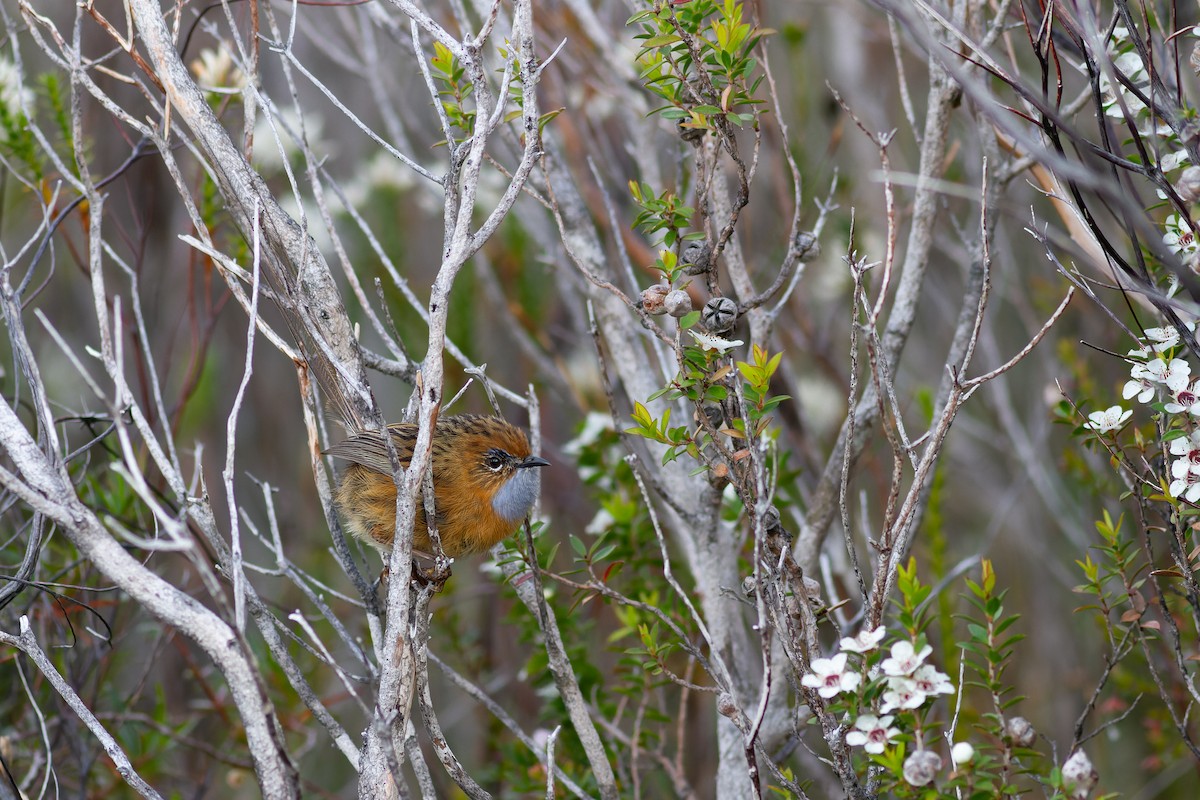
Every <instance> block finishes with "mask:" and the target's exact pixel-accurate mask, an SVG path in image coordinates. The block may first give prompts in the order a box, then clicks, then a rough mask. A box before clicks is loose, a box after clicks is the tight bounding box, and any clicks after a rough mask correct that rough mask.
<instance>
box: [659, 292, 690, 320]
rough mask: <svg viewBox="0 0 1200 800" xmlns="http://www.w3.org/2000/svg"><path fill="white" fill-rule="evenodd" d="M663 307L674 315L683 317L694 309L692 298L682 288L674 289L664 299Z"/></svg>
mask: <svg viewBox="0 0 1200 800" xmlns="http://www.w3.org/2000/svg"><path fill="white" fill-rule="evenodd" d="M663 307H664V308H665V309H667V313H668V314H670V315H671V316H672V317H682V316H684V315H685V314H690V313H691V311H692V298H691V297H689V296H688V293H687V292H685V291H683V290H682V289H672V290H671V291H670V292H667V296H666V297H665V298H664V299H663Z"/></svg>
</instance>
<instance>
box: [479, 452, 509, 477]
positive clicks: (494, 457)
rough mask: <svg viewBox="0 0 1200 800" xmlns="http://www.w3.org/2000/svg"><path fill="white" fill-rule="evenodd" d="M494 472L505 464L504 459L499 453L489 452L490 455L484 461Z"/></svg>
mask: <svg viewBox="0 0 1200 800" xmlns="http://www.w3.org/2000/svg"><path fill="white" fill-rule="evenodd" d="M483 463H484V464H485V465H486V466H487V468H488V469H490V470H491V471H492V472H497V471H498V470H499V469H500V467H502V466H504V459H503V458H501V457H500V454H499V453H495V452H493V453H488V457H487V458H486V459H484V462H483Z"/></svg>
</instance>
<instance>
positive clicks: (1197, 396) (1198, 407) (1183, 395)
mask: <svg viewBox="0 0 1200 800" xmlns="http://www.w3.org/2000/svg"><path fill="white" fill-rule="evenodd" d="M1167 388H1168V389H1170V390H1171V402H1170V403H1167V404H1166V405H1164V406H1163V409H1164V410H1165V411H1166V412H1167V413H1168V414H1178V413H1179V412H1181V411H1186V412H1187V413H1189V414H1191V415H1193V416H1200V378H1197V379H1195V380H1193V381H1187V380H1180V379H1178V378H1173V379H1172V380H1171V382H1170V383H1168V384H1167Z"/></svg>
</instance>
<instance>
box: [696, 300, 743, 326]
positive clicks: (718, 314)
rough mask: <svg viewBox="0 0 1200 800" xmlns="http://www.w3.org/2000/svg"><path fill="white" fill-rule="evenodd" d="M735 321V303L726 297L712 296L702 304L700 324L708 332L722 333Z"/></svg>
mask: <svg viewBox="0 0 1200 800" xmlns="http://www.w3.org/2000/svg"><path fill="white" fill-rule="evenodd" d="M735 322H737V303H735V302H733V300H731V299H729V298H728V297H714V298H712V299H711V300H709V301H708V302H707V303H705V304H704V311H702V312H700V324H702V325H703V326H704V329H705V330H706V331H708V332H710V333H724V332H725V331H727V330H730V329H731V328H733V324H734V323H735Z"/></svg>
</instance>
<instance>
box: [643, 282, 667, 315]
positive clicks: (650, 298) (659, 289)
mask: <svg viewBox="0 0 1200 800" xmlns="http://www.w3.org/2000/svg"><path fill="white" fill-rule="evenodd" d="M669 291H670V289H668V288H667V287H666V286H651V287H650V288H649V289H646V290H645V291H643V292H642V299H641V301H640V303H641V306H642V310H643V311H645V312H646V313H647V314H654V315H655V316H658V315H659V314H665V313H667V309H666V308H665V307H664V306H663V302H664V301H665V300H666V298H667V292H669Z"/></svg>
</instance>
